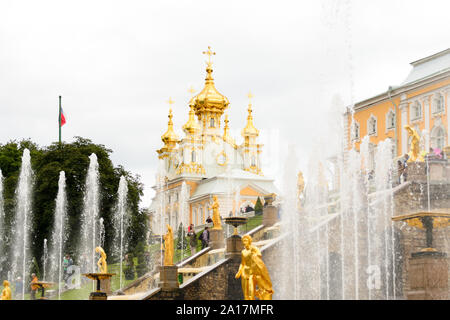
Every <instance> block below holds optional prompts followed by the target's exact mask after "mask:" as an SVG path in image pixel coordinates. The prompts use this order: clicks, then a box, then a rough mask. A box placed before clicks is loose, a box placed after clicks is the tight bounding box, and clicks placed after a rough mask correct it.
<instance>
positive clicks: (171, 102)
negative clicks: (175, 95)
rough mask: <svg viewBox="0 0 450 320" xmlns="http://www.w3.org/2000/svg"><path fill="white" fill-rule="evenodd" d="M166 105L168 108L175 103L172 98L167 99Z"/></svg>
mask: <svg viewBox="0 0 450 320" xmlns="http://www.w3.org/2000/svg"><path fill="white" fill-rule="evenodd" d="M167 103H168V104H169V105H170V106H172V105H173V104H174V103H175V101H173V100H172V98H171V97H169V100H167Z"/></svg>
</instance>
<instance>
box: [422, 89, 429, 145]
mask: <svg viewBox="0 0 450 320" xmlns="http://www.w3.org/2000/svg"><path fill="white" fill-rule="evenodd" d="M423 107H424V109H425V130H426V131H427V134H426V136H425V150H426V151H427V152H428V150H430V97H425V98H424V99H423Z"/></svg>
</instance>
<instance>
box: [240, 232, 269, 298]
mask: <svg viewBox="0 0 450 320" xmlns="http://www.w3.org/2000/svg"><path fill="white" fill-rule="evenodd" d="M242 243H243V244H244V249H243V250H242V251H241V257H242V260H241V264H240V266H239V270H238V272H237V273H236V276H235V278H236V279H239V278H241V284H242V293H243V294H244V299H245V300H255V297H256V298H258V299H259V300H272V295H273V289H272V281H271V280H270V275H269V271H268V270H267V267H266V265H265V264H264V262H263V260H262V255H261V251H259V249H258V248H257V247H255V246H254V245H252V237H251V236H249V235H244V236H243V237H242Z"/></svg>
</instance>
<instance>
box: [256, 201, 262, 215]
mask: <svg viewBox="0 0 450 320" xmlns="http://www.w3.org/2000/svg"><path fill="white" fill-rule="evenodd" d="M262 211H263V204H262V202H261V199H260V198H259V197H258V199H256V203H255V214H261V213H262Z"/></svg>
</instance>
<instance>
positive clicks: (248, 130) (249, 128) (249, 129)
mask: <svg viewBox="0 0 450 320" xmlns="http://www.w3.org/2000/svg"><path fill="white" fill-rule="evenodd" d="M247 97H248V98H249V104H248V109H247V110H248V116H247V125H246V126H245V128H244V129H242V136H244V137H245V136H256V137H257V136H258V135H259V131H258V129H256V128H255V126H254V125H253V116H252V104H251V99H252V98H253V94H252V93H251V92H249V93H248V95H247Z"/></svg>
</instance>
